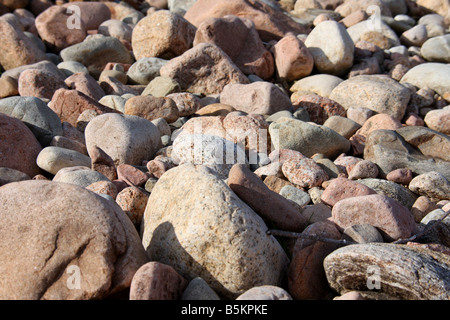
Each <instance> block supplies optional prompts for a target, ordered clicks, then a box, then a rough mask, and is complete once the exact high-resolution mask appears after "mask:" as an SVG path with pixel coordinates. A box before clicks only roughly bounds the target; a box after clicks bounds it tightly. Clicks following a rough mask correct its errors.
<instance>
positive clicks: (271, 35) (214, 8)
mask: <svg viewBox="0 0 450 320" xmlns="http://www.w3.org/2000/svg"><path fill="white" fill-rule="evenodd" d="M226 15H236V16H239V17H241V18H248V19H251V20H252V21H253V22H254V23H255V26H256V30H258V33H259V36H260V38H261V40H262V41H265V42H269V41H270V40H279V39H280V38H282V37H283V36H284V35H286V34H287V33H288V32H293V33H294V34H304V33H308V28H306V27H304V26H303V25H301V24H298V23H296V22H295V21H294V20H293V19H291V18H290V17H289V16H287V15H285V14H284V13H283V12H282V11H281V10H277V9H274V8H273V7H271V6H269V5H267V4H266V3H263V2H261V1H255V0H231V1H227V2H226V3H221V2H217V1H214V0H198V1H197V2H196V3H195V4H194V5H193V6H192V7H191V8H190V9H189V10H188V11H187V12H186V15H185V16H184V17H185V18H186V20H188V21H189V22H191V23H192V24H193V25H194V26H196V27H199V25H200V24H201V23H202V22H203V21H205V20H206V19H209V18H221V17H224V16H226Z"/></svg>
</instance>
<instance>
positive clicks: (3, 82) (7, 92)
mask: <svg viewBox="0 0 450 320" xmlns="http://www.w3.org/2000/svg"><path fill="white" fill-rule="evenodd" d="M17 95H19V86H18V83H17V80H16V79H14V78H12V77H10V76H3V77H1V78H0V99H3V98H6V97H11V96H17Z"/></svg>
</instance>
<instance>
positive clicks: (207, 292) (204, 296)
mask: <svg viewBox="0 0 450 320" xmlns="http://www.w3.org/2000/svg"><path fill="white" fill-rule="evenodd" d="M181 300H202V301H205V300H220V298H219V296H218V295H217V293H215V292H214V290H213V289H211V288H210V287H209V285H208V284H207V283H206V281H205V280H203V279H202V278H200V277H197V278H194V279H192V280H191V281H189V284H188V285H187V287H186V289H184V291H183V295H182V297H181Z"/></svg>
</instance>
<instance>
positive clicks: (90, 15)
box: [63, 1, 120, 30]
mask: <svg viewBox="0 0 450 320" xmlns="http://www.w3.org/2000/svg"><path fill="white" fill-rule="evenodd" d="M73 5H76V6H77V7H78V8H79V9H80V18H81V21H82V22H83V23H84V24H85V26H86V29H87V30H97V29H98V27H99V26H100V25H101V24H102V23H103V22H104V21H106V20H109V19H111V11H110V10H109V8H108V7H107V6H106V5H105V4H104V3H101V2H93V1H92V2H84V1H70V2H69V3H66V4H64V5H63V7H64V8H67V7H69V6H73ZM118 20H120V19H118Z"/></svg>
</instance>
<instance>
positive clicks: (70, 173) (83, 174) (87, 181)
mask: <svg viewBox="0 0 450 320" xmlns="http://www.w3.org/2000/svg"><path fill="white" fill-rule="evenodd" d="M52 181H53V182H63V183H69V184H75V185H78V186H80V187H83V188H86V187H87V186H89V185H91V184H93V183H94V182H98V181H109V180H108V178H106V177H105V176H104V175H102V174H101V173H100V172H97V171H94V170H91V169H90V168H88V167H84V166H74V167H65V168H62V169H60V170H59V171H58V172H57V173H56V175H55V176H54V177H53V180H52Z"/></svg>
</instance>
